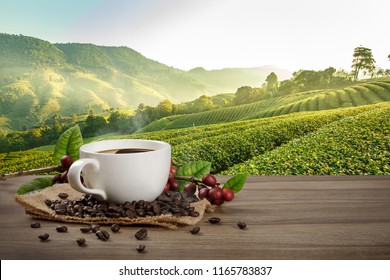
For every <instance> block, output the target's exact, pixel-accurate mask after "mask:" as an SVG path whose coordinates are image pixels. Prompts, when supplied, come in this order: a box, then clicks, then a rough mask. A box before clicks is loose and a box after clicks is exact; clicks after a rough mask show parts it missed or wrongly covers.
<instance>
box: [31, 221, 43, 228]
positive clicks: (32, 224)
mask: <svg viewBox="0 0 390 280" xmlns="http://www.w3.org/2000/svg"><path fill="white" fill-rule="evenodd" d="M31 227H32V228H40V227H41V224H40V223H38V222H32V223H31Z"/></svg>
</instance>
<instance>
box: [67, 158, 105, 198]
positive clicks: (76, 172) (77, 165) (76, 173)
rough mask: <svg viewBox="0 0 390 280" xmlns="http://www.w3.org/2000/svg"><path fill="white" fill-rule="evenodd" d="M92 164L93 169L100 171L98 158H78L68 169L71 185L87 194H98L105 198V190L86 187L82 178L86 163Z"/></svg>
mask: <svg viewBox="0 0 390 280" xmlns="http://www.w3.org/2000/svg"><path fill="white" fill-rule="evenodd" d="M88 164H90V165H92V167H93V170H94V171H95V172H96V173H98V171H99V168H100V165H99V162H98V161H97V160H96V159H93V158H82V159H79V160H76V161H75V162H74V163H73V164H72V165H71V166H70V168H69V171H68V182H69V184H70V185H71V187H72V188H74V189H75V190H76V191H79V192H83V193H86V194H92V195H97V196H99V197H101V198H102V199H103V200H106V199H107V194H106V192H105V191H104V190H100V189H89V188H86V187H85V186H84V185H83V184H82V183H81V180H80V174H81V171H82V170H83V168H84V166H86V165H88Z"/></svg>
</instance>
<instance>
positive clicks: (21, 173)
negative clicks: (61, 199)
mask: <svg viewBox="0 0 390 280" xmlns="http://www.w3.org/2000/svg"><path fill="white" fill-rule="evenodd" d="M62 169H63V168H62V167H61V165H56V166H49V167H44V168H37V169H31V170H25V171H18V172H14V173H9V174H0V180H6V179H10V178H15V177H20V176H26V175H36V174H39V173H46V172H53V171H61V170H62Z"/></svg>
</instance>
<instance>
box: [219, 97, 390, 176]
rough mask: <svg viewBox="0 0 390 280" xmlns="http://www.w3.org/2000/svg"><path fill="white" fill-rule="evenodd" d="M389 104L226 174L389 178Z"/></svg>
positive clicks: (322, 129) (253, 160)
mask: <svg viewBox="0 0 390 280" xmlns="http://www.w3.org/2000/svg"><path fill="white" fill-rule="evenodd" d="M389 128H390V105H389V103H387V104H386V105H384V106H375V107H371V109H370V110H366V111H362V112H360V113H358V114H356V115H352V116H347V115H346V116H345V117H344V118H341V119H340V120H338V121H334V122H332V123H330V124H328V125H326V126H323V127H322V128H320V129H319V130H317V131H315V132H313V133H309V134H307V135H305V136H304V137H301V138H298V139H295V140H293V141H290V142H289V143H287V144H286V145H283V146H281V147H279V148H277V149H275V150H272V151H269V152H267V153H264V154H262V155H259V156H256V157H254V158H252V159H250V160H248V161H246V162H244V163H241V164H238V165H235V166H233V167H231V168H229V169H228V170H227V171H225V172H224V174H230V175H231V174H235V173H237V172H238V173H243V172H244V173H247V174H251V175H390V136H389V135H390V133H389V132H390V130H389Z"/></svg>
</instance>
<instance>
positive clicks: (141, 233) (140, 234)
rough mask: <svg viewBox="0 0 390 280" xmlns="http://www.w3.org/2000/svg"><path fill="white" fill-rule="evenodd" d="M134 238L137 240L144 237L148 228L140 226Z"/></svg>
mask: <svg viewBox="0 0 390 280" xmlns="http://www.w3.org/2000/svg"><path fill="white" fill-rule="evenodd" d="M134 236H135V238H137V239H138V240H142V239H145V238H146V236H148V230H147V229H146V228H141V229H140V230H139V231H137V232H136V233H135V235H134Z"/></svg>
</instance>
